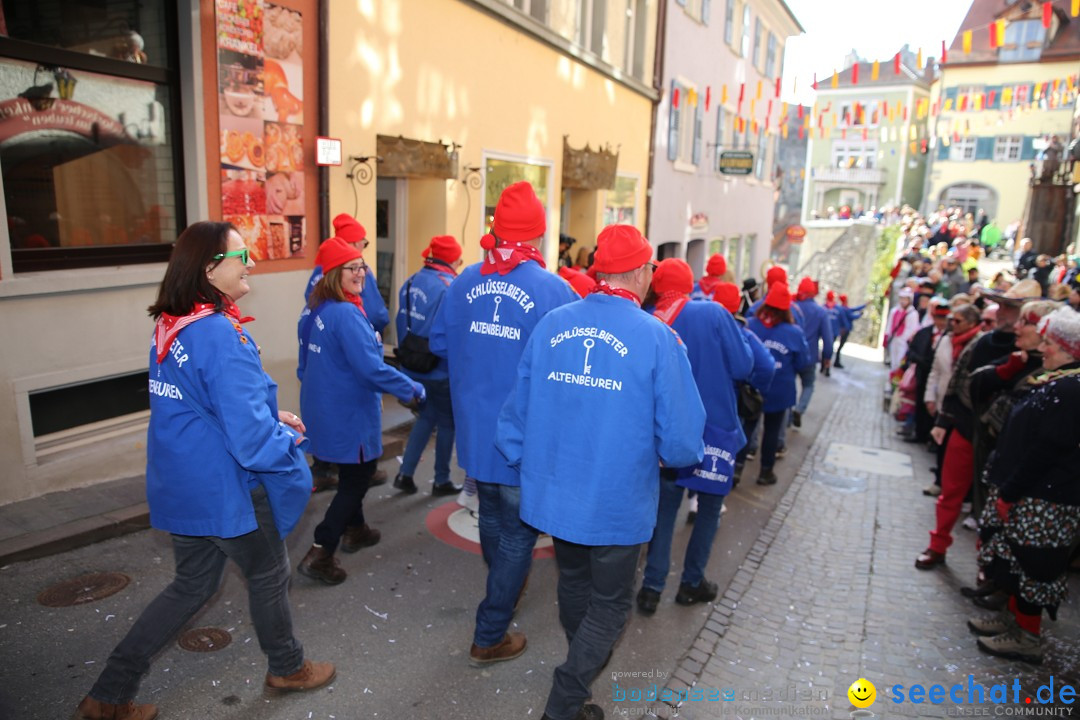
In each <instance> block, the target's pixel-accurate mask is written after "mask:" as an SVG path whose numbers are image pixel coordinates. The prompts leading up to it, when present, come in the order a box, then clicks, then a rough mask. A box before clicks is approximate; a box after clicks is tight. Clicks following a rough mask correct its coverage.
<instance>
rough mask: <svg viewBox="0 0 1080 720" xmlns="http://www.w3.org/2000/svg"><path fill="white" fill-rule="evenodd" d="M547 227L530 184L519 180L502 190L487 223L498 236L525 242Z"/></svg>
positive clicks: (541, 209) (544, 214)
mask: <svg viewBox="0 0 1080 720" xmlns="http://www.w3.org/2000/svg"><path fill="white" fill-rule="evenodd" d="M545 231H547V212H546V211H545V210H544V206H543V205H542V204H541V203H540V198H538V197H536V192H535V191H534V190H533V186H532V185H530V184H529V183H527V182H526V181H524V180H522V181H521V182H516V183H514V184H513V185H511V186H510V187H508V188H506V189H505V190H503V191H502V195H500V196H499V204H498V205H496V206H495V219H494V221H493V222H492V224H491V232H493V233H494V234H495V235H496V236H497V237H498V238H499V239H500V240H506V241H507V242H527V241H529V240H535V239H536V238H538V237H540V236H541V235H543V234H544V232H545Z"/></svg>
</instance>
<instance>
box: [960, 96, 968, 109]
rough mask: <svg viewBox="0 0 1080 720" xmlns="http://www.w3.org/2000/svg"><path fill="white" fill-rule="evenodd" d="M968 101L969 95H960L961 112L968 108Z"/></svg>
mask: <svg viewBox="0 0 1080 720" xmlns="http://www.w3.org/2000/svg"><path fill="white" fill-rule="evenodd" d="M967 103H968V96H967V95H962V96H960V112H963V111H965V110H967Z"/></svg>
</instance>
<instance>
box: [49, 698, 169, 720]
mask: <svg viewBox="0 0 1080 720" xmlns="http://www.w3.org/2000/svg"><path fill="white" fill-rule="evenodd" d="M157 714H158V712H157V706H155V705H136V704H135V703H134V702H133V701H131V700H129V701H127V702H126V703H124V704H123V705H113V704H112V703H103V702H101V701H100V700H95V699H94V698H92V697H90V696H89V695H87V696H86V697H84V698H83V699H82V702H81V703H79V707H78V708H77V709H76V710H75V714H74V715H72V716H71V720H154V718H156V717H157Z"/></svg>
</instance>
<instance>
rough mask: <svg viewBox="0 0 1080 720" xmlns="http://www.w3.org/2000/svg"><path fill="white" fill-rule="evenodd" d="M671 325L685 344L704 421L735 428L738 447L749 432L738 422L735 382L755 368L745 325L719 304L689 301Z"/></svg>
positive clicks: (728, 428)
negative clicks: (743, 329) (703, 413)
mask: <svg viewBox="0 0 1080 720" xmlns="http://www.w3.org/2000/svg"><path fill="white" fill-rule="evenodd" d="M671 328H672V329H673V330H674V331H675V332H677V333H679V337H680V338H682V341H683V343H685V345H686V354H687V357H689V359H690V368H691V370H692V371H693V373H694V382H695V383H696V384H697V389H698V394H699V395H700V396H701V402H702V403H703V404H704V405H705V414H706V418H705V421H706V422H707V423H708V424H709V425H715V426H717V427H720V428H723V429H724V430H734V431H736V432H737V434H738V437H739V441H740V444H739V447H742V446H743V445H745V444H746V435H745V434H744V433H743V430H742V423H740V422H739V408H738V401H737V399H736V397H735V382H736V381H738V380H746V379H747V378H748V377H749V376H750V371H751V370H753V367H754V356H753V353H752V352H751V350H750V346H749V345H748V344H747V342H746V339H745V338H744V337H743V334H742V328H740V327H739V324H738V323H737V322H735V318H733V317H731V313H729V312H728V311H727V310H725V309H724V308H723V307H722V306H721V305H720V304H719V303H715V302H711V303H703V302H688V303H686V305H684V306H683V309H682V311H680V312H679V314H678V316H677V317H676V318H675V321H674V322H673V323H672V324H671Z"/></svg>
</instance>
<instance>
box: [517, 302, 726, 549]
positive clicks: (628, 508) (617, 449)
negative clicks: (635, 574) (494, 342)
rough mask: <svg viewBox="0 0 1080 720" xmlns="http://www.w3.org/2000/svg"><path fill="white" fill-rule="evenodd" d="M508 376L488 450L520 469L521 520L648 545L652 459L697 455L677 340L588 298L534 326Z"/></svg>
mask: <svg viewBox="0 0 1080 720" xmlns="http://www.w3.org/2000/svg"><path fill="white" fill-rule="evenodd" d="M693 304H694V305H702V306H703V307H704V304H703V303H693ZM717 307H719V306H717ZM517 375H518V379H517V385H516V386H515V388H514V392H513V394H512V395H511V396H510V397H509V398H508V399H507V401H506V405H505V407H504V408H503V409H502V413H501V414H500V415H499V425H498V434H497V435H498V440H497V442H498V446H499V450H500V451H501V452H502V453H503V454H504V455H505V456H506V460H507V461H508V462H509V463H510V464H511V465H514V466H520V468H521V519H522V520H523V521H525V522H526V523H528V524H529V525H532V526H533V527H536V528H538V529H539V530H541V531H543V532H547V533H551V535H553V536H554V537H557V538H560V539H562V540H566V541H568V542H573V543H580V544H582V545H635V544H637V543H643V542H646V541H648V540H649V538H650V537H652V531H653V527H654V526H655V525H656V510H657V502H658V499H659V492H660V465H659V464H660V462H663V463H664V465H666V466H669V467H686V466H689V465H694V464H695V463H697V462H699V461H700V460H701V458H702V455H703V454H704V451H705V446H704V443H702V440H701V439H702V436H703V434H704V431H705V408H704V406H703V405H702V403H701V397H700V396H699V395H698V390H697V385H696V384H695V383H694V376H693V371H692V370H691V368H690V361H689V359H688V358H687V354H686V348H685V346H684V345H683V344H682V341H681V340H680V339H679V336H678V334H677V333H675V332H674V331H673V330H672V329H671V328H669V327H667V326H665V325H664V324H663V323H662V322H660V321H659V320H657V319H656V318H654V317H652V316H651V315H649V314H648V313H645V312H642V311H641V310H640V309H638V307H637V306H636V305H634V303H632V302H631V301H629V300H626V299H623V298H619V297H614V296H609V295H600V294H592V295H587V296H586V297H585V298H584V299H583V300H582V301H581V302H577V303H574V304H572V305H568V306H566V307H562V308H559V309H558V310H553V311H552V312H551V313H549V314H548V315H547V316H546V317H545V318H544V319H543V320H541V321H540V324H539V325H537V327H536V330H535V331H534V332H533V335H532V337H531V338H530V339H529V344H528V346H527V347H526V348H525V354H524V355H523V356H522V358H521V365H520V366H519V367H518V372H517Z"/></svg>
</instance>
